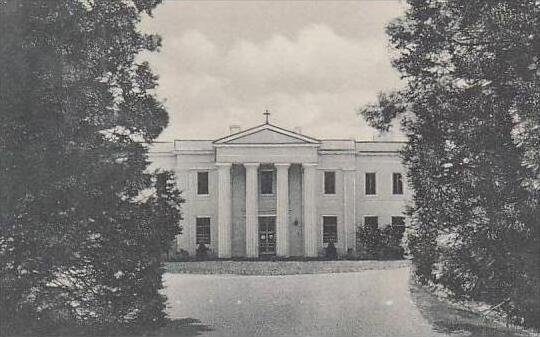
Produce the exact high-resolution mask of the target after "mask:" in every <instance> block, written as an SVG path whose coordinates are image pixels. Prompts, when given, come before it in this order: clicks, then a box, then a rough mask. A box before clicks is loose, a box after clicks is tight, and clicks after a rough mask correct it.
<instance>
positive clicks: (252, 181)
mask: <svg viewBox="0 0 540 337" xmlns="http://www.w3.org/2000/svg"><path fill="white" fill-rule="evenodd" d="M244 166H245V168H246V257H258V256H259V177H258V174H257V172H258V171H257V170H258V168H259V163H244Z"/></svg>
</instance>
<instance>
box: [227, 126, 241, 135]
mask: <svg viewBox="0 0 540 337" xmlns="http://www.w3.org/2000/svg"><path fill="white" fill-rule="evenodd" d="M241 130H242V129H241V128H240V125H230V126H229V134H231V135H232V134H233V133H238V132H240V131H241Z"/></svg>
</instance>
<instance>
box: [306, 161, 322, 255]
mask: <svg viewBox="0 0 540 337" xmlns="http://www.w3.org/2000/svg"><path fill="white" fill-rule="evenodd" d="M316 165H317V164H309V163H307V164H302V167H303V185H302V187H303V189H304V190H303V205H304V216H303V218H304V254H305V256H306V257H316V256H317V248H318V244H317V238H318V235H317V232H318V230H319V226H318V225H317V210H316V205H315V192H316V185H315V167H316Z"/></svg>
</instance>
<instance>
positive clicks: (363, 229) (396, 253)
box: [356, 226, 404, 260]
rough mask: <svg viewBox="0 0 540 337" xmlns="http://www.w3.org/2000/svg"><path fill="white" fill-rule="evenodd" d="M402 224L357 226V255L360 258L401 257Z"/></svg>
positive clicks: (383, 258)
mask: <svg viewBox="0 0 540 337" xmlns="http://www.w3.org/2000/svg"><path fill="white" fill-rule="evenodd" d="M403 230H404V227H402V226H385V227H383V229H379V228H377V227H372V226H359V227H358V231H357V232H356V250H357V256H358V257H359V258H361V259H382V260H385V259H388V260H390V259H402V258H403V252H404V250H403V247H402V246H401V241H402V238H403Z"/></svg>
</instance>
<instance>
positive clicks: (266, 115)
mask: <svg viewBox="0 0 540 337" xmlns="http://www.w3.org/2000/svg"><path fill="white" fill-rule="evenodd" d="M263 115H264V116H265V117H266V124H268V117H270V112H268V109H266V110H264V113H263Z"/></svg>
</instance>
